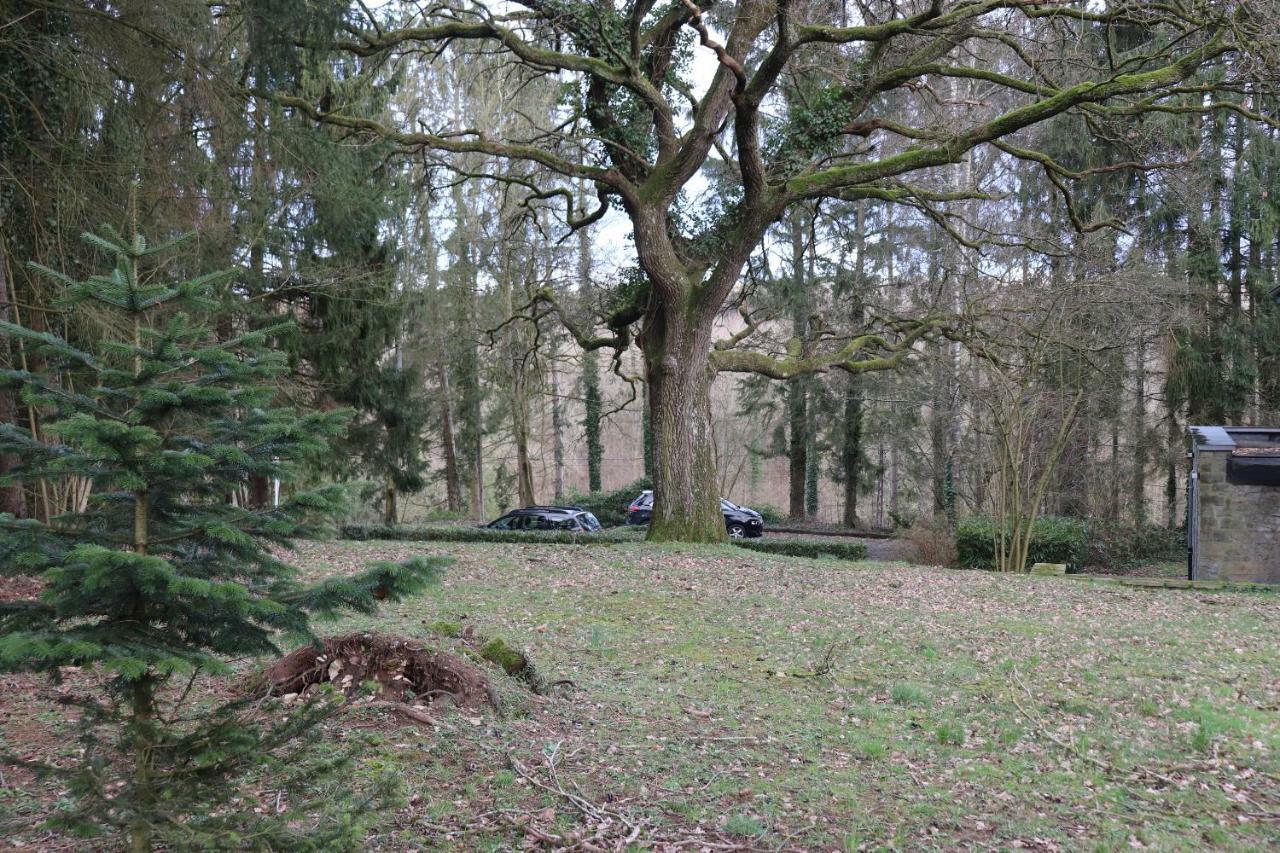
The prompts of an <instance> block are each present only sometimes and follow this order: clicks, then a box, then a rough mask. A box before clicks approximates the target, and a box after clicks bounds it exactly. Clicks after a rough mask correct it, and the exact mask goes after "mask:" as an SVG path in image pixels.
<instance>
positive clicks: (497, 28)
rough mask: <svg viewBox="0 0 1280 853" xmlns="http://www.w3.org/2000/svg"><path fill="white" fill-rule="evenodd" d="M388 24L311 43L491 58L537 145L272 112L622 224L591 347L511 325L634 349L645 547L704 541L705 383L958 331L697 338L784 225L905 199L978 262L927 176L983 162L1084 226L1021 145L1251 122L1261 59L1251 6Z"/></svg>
mask: <svg viewBox="0 0 1280 853" xmlns="http://www.w3.org/2000/svg"><path fill="white" fill-rule="evenodd" d="M361 6H362V7H363V4H361ZM406 9H407V10H408V11H406V12H405V14H404V16H402V17H401V18H400V19H399V20H398V23H396V24H395V25H394V26H393V25H389V24H388V23H387V22H386V21H385V20H384V21H375V20H373V19H372V18H371V17H364V18H350V19H348V20H347V21H346V22H345V25H344V27H343V29H342V31H341V32H340V33H339V34H338V38H337V42H336V47H337V48H338V49H339V50H344V51H347V52H349V53H352V54H357V55H360V56H364V57H369V58H373V59H375V60H388V61H401V62H465V61H468V57H469V56H475V55H479V54H484V55H485V56H486V60H487V61H488V62H489V64H490V65H491V64H492V60H493V58H494V57H497V58H498V59H500V60H501V61H502V62H503V63H505V66H504V67H506V68H507V69H508V70H509V72H510V73H514V74H517V75H523V79H524V80H526V81H527V82H528V83H529V84H530V85H534V84H536V83H541V84H545V83H546V82H547V81H548V80H549V79H550V80H554V81H555V82H557V83H558V84H559V85H560V86H561V87H562V88H563V91H564V93H565V95H564V98H563V100H562V103H561V106H560V108H559V110H558V111H557V112H556V114H555V115H553V116H551V117H549V118H546V119H544V120H543V122H542V124H543V125H544V126H537V127H535V129H534V130H532V131H531V130H529V125H528V124H525V123H521V124H515V125H509V126H514V127H520V128H522V130H521V131H520V132H518V133H504V127H503V126H495V127H492V128H490V127H473V126H467V125H465V124H464V123H462V122H460V121H459V120H458V117H457V116H450V115H438V116H432V117H429V118H422V117H415V119H414V120H413V121H408V120H406V121H404V122H403V123H401V124H399V125H397V124H395V123H392V122H377V121H372V120H369V119H365V118H359V117H356V116H354V115H350V114H347V113H345V112H343V109H342V105H341V102H340V99H331V98H329V97H328V96H326V97H324V98H318V97H316V94H315V93H309V92H305V91H298V92H276V93H273V95H274V97H276V98H277V100H278V101H279V102H281V103H283V104H284V105H286V106H289V107H292V108H295V109H297V110H299V111H301V112H303V113H305V114H307V115H310V116H311V117H312V118H314V119H317V120H322V121H325V122H328V123H332V124H335V125H339V126H345V127H347V128H350V129H352V130H353V131H356V132H358V133H368V134H374V135H377V136H380V137H383V138H385V139H389V140H392V141H394V142H396V143H398V144H399V145H401V146H404V147H405V148H407V149H412V150H415V151H424V152H430V154H431V155H432V156H434V157H437V158H439V162H440V163H442V164H444V165H448V164H450V163H460V164H463V165H459V169H460V170H461V171H463V172H464V173H467V174H471V175H475V176H487V177H491V178H493V179H495V180H503V181H506V182H508V183H510V184H512V185H514V186H516V187H518V188H522V189H523V190H524V191H525V192H526V194H527V197H528V199H529V200H530V203H538V202H541V203H549V202H557V203H559V202H563V204H564V207H565V210H566V223H567V225H568V226H569V227H571V228H582V227H587V226H589V225H591V224H592V223H595V222H597V221H599V220H600V219H601V218H602V217H603V216H605V214H606V211H607V210H608V208H610V207H615V208H618V209H620V210H621V211H623V212H624V213H625V215H626V217H627V218H628V219H629V220H630V223H631V227H632V231H633V234H634V247H635V254H636V258H637V260H638V263H639V266H640V267H641V268H642V269H643V271H644V273H645V276H646V278H647V282H646V283H645V285H644V286H641V287H631V288H629V289H628V290H627V291H626V293H625V294H623V297H624V298H620V299H619V300H617V301H615V303H613V306H612V308H613V310H612V312H611V313H609V315H608V316H606V317H603V318H601V322H600V325H601V326H603V327H604V328H607V329H608V333H607V334H597V333H596V332H595V331H594V330H593V329H592V328H590V327H588V326H586V325H585V324H582V323H575V322H573V321H572V319H571V318H570V317H569V316H568V314H569V312H567V311H562V310H561V308H560V306H559V305H558V304H557V303H556V301H555V299H554V295H553V294H551V293H547V292H541V293H538V294H536V295H535V298H534V300H533V301H532V302H531V303H530V305H529V306H528V307H527V310H528V312H529V313H530V314H533V315H537V316H545V315H547V314H560V315H561V317H562V319H564V320H565V322H566V324H567V325H568V327H569V329H570V331H571V332H572V333H573V334H574V336H575V337H576V338H577V339H578V341H579V343H581V344H582V345H583V346H585V347H587V348H589V349H600V348H607V347H615V348H616V347H621V346H625V345H629V344H630V343H631V342H632V340H633V339H634V340H635V341H636V342H637V343H638V344H639V346H640V347H641V349H642V350H643V352H644V355H645V360H646V379H647V382H648V385H649V394H648V400H649V405H650V415H651V419H652V424H653V442H654V487H655V491H656V495H657V500H656V502H655V507H656V508H655V514H654V517H653V522H652V526H651V529H650V536H651V538H654V539H681V540H699V541H705V540H715V539H717V538H720V537H722V536H723V535H724V528H723V523H722V521H721V518H720V512H719V508H718V505H717V500H716V499H717V495H716V482H717V481H716V477H715V476H714V472H713V470H712V469H713V464H714V463H713V458H714V457H713V449H712V431H711V403H710V400H711V397H710V390H711V384H712V380H713V378H714V376H715V374H716V372H717V371H734V372H750V373H759V374H763V375H767V376H771V377H775V378H780V379H786V378H791V377H795V376H799V375H803V374H806V373H811V372H818V371H825V370H830V369H843V370H846V371H849V372H854V373H857V372H863V371H869V370H877V369H885V368H888V367H892V366H894V365H896V364H898V363H900V362H901V361H902V360H903V359H904V358H906V357H908V356H909V355H910V353H912V352H913V351H914V349H915V347H916V346H917V345H918V344H919V343H920V342H921V341H922V340H923V339H925V338H927V337H930V336H934V335H947V336H955V335H957V334H958V331H957V325H956V323H955V322H954V320H955V318H954V317H953V316H948V314H947V312H945V311H943V312H936V311H935V312H922V313H921V314H918V315H916V316H913V317H909V318H892V317H881V318H878V320H876V321H873V322H872V323H871V325H870V326H869V328H868V329H867V330H866V332H865V333H864V334H860V333H856V332H854V333H845V334H843V335H834V334H833V335H827V336H823V335H818V336H817V340H816V342H814V341H811V342H810V343H811V344H812V345H808V346H805V347H803V348H801V347H799V346H796V347H793V348H791V349H790V350H789V351H787V352H773V353H768V352H761V351H755V350H752V349H751V347H750V344H751V337H752V334H753V332H754V330H755V328H756V325H757V323H756V322H755V320H754V318H752V317H751V315H750V314H749V313H745V314H744V316H745V318H746V322H745V324H743V325H742V326H741V327H740V331H736V332H734V333H733V334H732V335H730V336H729V337H728V338H725V339H717V338H716V328H717V325H716V324H717V318H718V317H719V316H720V315H721V314H722V313H723V312H724V310H725V306H726V304H727V302H728V300H729V299H730V297H731V295H732V293H733V291H734V289H735V286H736V285H737V284H738V282H739V277H740V274H741V273H742V271H743V268H744V266H745V265H746V263H747V261H748V258H749V257H750V256H751V255H752V253H753V252H755V251H757V249H758V248H759V247H760V245H761V243H762V241H763V240H764V239H765V238H766V234H767V231H768V229H769V227H770V225H771V224H773V223H775V222H777V221H778V220H779V219H780V218H782V217H783V216H784V215H785V214H786V213H787V211H788V210H789V209H791V208H792V207H793V206H795V205H799V204H806V205H815V204H821V203H823V202H824V201H825V200H832V199H840V200H846V201H859V200H867V201H869V202H873V203H881V204H886V205H898V206H904V207H907V208H911V209H913V210H914V211H915V213H916V214H917V215H919V214H923V215H925V216H927V217H929V218H931V219H933V220H934V221H935V222H936V223H937V225H938V226H939V227H941V228H944V229H946V230H947V232H948V233H949V234H950V235H951V236H952V237H953V238H954V239H956V240H958V241H961V242H964V243H966V244H970V245H975V246H976V245H980V244H981V243H982V242H983V241H984V239H987V238H989V237H991V236H993V235H987V234H985V232H984V231H983V228H982V223H981V222H973V221H969V220H967V219H966V218H965V215H964V211H965V202H967V201H970V200H973V199H979V198H986V197H990V196H991V195H992V194H993V193H998V192H1000V190H1001V187H999V186H973V185H966V184H965V183H964V182H963V181H960V180H957V175H958V174H963V172H962V171H961V170H957V169H954V168H952V166H953V165H954V164H957V163H959V162H961V161H962V160H963V159H964V158H965V157H966V156H967V155H968V154H969V152H971V151H973V150H974V149H977V148H979V147H982V146H992V147H994V148H995V149H997V150H998V151H999V152H1000V153H1001V156H1004V157H1007V158H1009V159H1010V161H1014V160H1020V161H1024V162H1029V163H1032V164H1035V165H1037V166H1038V167H1040V168H1043V169H1044V170H1046V172H1047V173H1048V175H1049V177H1050V178H1051V179H1052V180H1053V182H1054V183H1055V185H1057V186H1058V187H1059V188H1060V189H1061V191H1062V196H1063V203H1064V204H1066V205H1067V207H1068V210H1069V213H1070V217H1071V220H1072V221H1073V222H1074V223H1075V224H1076V225H1077V227H1080V228H1089V227H1093V224H1092V223H1089V222H1087V221H1086V219H1087V217H1086V216H1084V215H1082V214H1081V213H1080V212H1079V211H1077V210H1076V209H1075V207H1074V206H1073V205H1072V203H1071V196H1070V188H1071V185H1072V182H1073V181H1075V180H1078V179H1079V178H1080V177H1082V173H1081V172H1079V171H1078V170H1075V171H1073V170H1072V169H1071V168H1069V167H1068V166H1066V165H1064V164H1062V163H1060V162H1058V161H1056V160H1054V159H1053V158H1052V157H1051V156H1049V155H1048V154H1046V153H1045V152H1044V150H1043V149H1041V148H1039V147H1038V146H1037V145H1036V139H1038V138H1040V136H1039V135H1038V134H1037V133H1036V132H1035V128H1036V127H1037V126H1040V125H1042V124H1043V123H1045V122H1046V121H1048V120H1050V119H1052V118H1054V117H1056V116H1061V115H1063V114H1066V113H1074V114H1077V115H1079V116H1080V117H1081V118H1082V119H1083V120H1085V121H1087V122H1088V123H1089V125H1090V126H1091V127H1092V128H1093V129H1094V130H1095V131H1097V132H1100V133H1101V132H1114V133H1115V134H1116V135H1117V136H1118V137H1119V138H1120V139H1121V141H1123V138H1124V133H1123V128H1124V127H1125V126H1126V125H1130V126H1131V125H1133V124H1135V123H1140V122H1141V121H1142V119H1143V116H1144V115H1146V114H1148V113H1151V112H1157V111H1165V112H1168V111H1173V112H1187V111H1192V112H1194V111H1208V110H1216V109H1226V110H1231V111H1234V112H1236V113H1237V114H1239V115H1241V116H1243V117H1245V118H1248V119H1250V120H1257V121H1270V120H1271V119H1268V117H1267V116H1265V115H1262V114H1261V112H1260V110H1259V109H1258V107H1257V105H1256V102H1255V101H1254V100H1251V93H1253V92H1255V91H1257V87H1259V86H1265V85H1266V84H1267V79H1268V75H1267V73H1266V70H1265V69H1263V68H1261V65H1262V64H1263V63H1265V62H1266V61H1267V59H1268V57H1270V56H1272V55H1274V54H1275V47H1276V45H1275V43H1274V42H1275V37H1274V36H1273V35H1271V33H1270V30H1269V28H1270V25H1271V22H1272V21H1273V20H1274V17H1272V16H1271V12H1272V11H1274V10H1272V9H1268V8H1263V7H1262V0H1259V2H1201V0H1187V1H1186V2H1173V3H1159V4H1156V3H1147V2H1129V1H1128V0H1120V2H1097V3H1085V2H1076V0H1073V1H1072V2H1065V0H958V2H956V0H894V1H893V2H879V0H868V1H867V2H862V1H861V0H846V2H844V3H843V4H833V3H831V2H829V0H827V2H823V0H817V2H815V1H814V0H736V2H722V3H718V4H715V5H711V4H706V3H703V4H702V5H698V3H697V2H696V0H673V2H659V0H625V2H624V0H618V2H616V3H615V2H602V0H594V2H587V0H512V1H511V2H502V3H494V4H492V5H485V4H484V3H482V2H475V1H474V0H445V2H440V3H433V4H429V5H421V6H414V7H412V9H409V7H408V5H407V4H406ZM330 46H332V45H330ZM695 51H710V52H711V53H712V54H714V56H715V58H716V65H715V71H714V73H712V74H702V75H699V74H697V73H695V69H697V67H698V65H697V64H696V63H694V62H691V61H690V59H691V56H692V55H693V53H694V52H695ZM784 91H785V93H786V97H783V93H784ZM519 107H520V105H519V104H518V103H513V104H512V105H511V108H512V110H513V111H518V110H519ZM534 124H535V125H537V124H538V123H537V121H535V122H534ZM1130 148H1133V146H1130ZM1118 150H1120V151H1121V152H1122V156H1119V157H1117V159H1116V160H1115V162H1114V163H1109V164H1108V165H1107V166H1105V167H1103V168H1105V169H1115V168H1143V167H1144V166H1146V165H1147V164H1146V162H1145V159H1144V158H1145V157H1146V155H1147V154H1148V152H1144V151H1141V150H1136V148H1133V150H1125V149H1124V146H1123V145H1121V146H1118ZM476 163H485V164H487V167H485V168H481V169H479V170H477V169H476V168H475V165H474V164H476ZM1095 171H1096V170H1095ZM699 176H701V177H699ZM710 176H714V180H715V181H716V186H717V187H718V188H719V197H718V201H717V202H716V203H713V204H711V205H703V206H702V207H701V208H699V209H698V210H691V205H690V194H691V192H692V191H693V190H694V189H695V188H697V187H699V186H703V184H702V181H703V180H705V179H707V178H708V177H710ZM575 181H587V182H590V183H591V184H593V185H594V187H595V189H596V191H597V193H598V199H599V203H598V205H593V208H592V209H590V210H582V209H581V208H580V207H577V206H575V203H574V201H575V194H574V192H573V189H572V188H573V182H575ZM946 308H947V309H949V310H950V309H951V308H952V306H946Z"/></svg>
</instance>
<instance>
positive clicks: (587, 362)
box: [582, 350, 604, 492]
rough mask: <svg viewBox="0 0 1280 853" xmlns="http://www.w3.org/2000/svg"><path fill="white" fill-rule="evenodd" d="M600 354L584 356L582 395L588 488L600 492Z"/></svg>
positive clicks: (601, 456)
mask: <svg viewBox="0 0 1280 853" xmlns="http://www.w3.org/2000/svg"><path fill="white" fill-rule="evenodd" d="M599 364H600V362H599V356H598V355H597V353H596V352H595V350H592V351H590V352H587V353H585V354H584V355H583V357H582V397H583V405H584V408H585V414H584V416H583V419H582V428H583V432H584V433H585V434H586V439H587V490H588V491H591V492H598V491H600V490H601V489H602V488H603V487H604V484H603V478H602V476H601V471H600V465H601V462H602V461H603V458H604V446H603V445H602V444H601V441H600V406H601V400H600V367H599Z"/></svg>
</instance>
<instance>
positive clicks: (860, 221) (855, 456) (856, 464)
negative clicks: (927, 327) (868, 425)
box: [840, 204, 884, 527]
mask: <svg viewBox="0 0 1280 853" xmlns="http://www.w3.org/2000/svg"><path fill="white" fill-rule="evenodd" d="M866 249H867V241H866V206H865V205H864V204H859V205H858V210H857V213H856V215H855V219H854V267H853V281H852V282H851V283H850V284H851V287H850V292H849V293H847V294H845V298H846V299H848V300H849V333H850V334H857V333H858V332H859V331H860V330H861V329H862V324H863V321H864V317H863V307H862V294H863V292H864V288H865V286H866V280H867V279H866V276H867V260H866ZM862 417H863V415H862V377H860V376H859V375H858V374H856V373H850V374H849V375H848V376H847V377H846V378H845V388H844V435H843V441H842V442H841V449H840V465H841V469H842V471H841V473H842V474H843V475H844V518H843V519H842V520H843V521H844V525H845V527H857V526H858V484H859V483H858V481H859V480H861V479H862V457H863V449H862ZM880 453H881V456H883V454H884V445H881V447H880ZM882 463H883V460H882ZM881 479H882V480H883V476H882V478H881Z"/></svg>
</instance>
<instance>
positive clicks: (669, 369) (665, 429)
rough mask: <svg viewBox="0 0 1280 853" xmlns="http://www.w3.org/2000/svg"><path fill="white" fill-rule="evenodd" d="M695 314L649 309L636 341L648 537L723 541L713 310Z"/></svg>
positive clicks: (659, 539) (692, 540)
mask: <svg viewBox="0 0 1280 853" xmlns="http://www.w3.org/2000/svg"><path fill="white" fill-rule="evenodd" d="M693 313H694V312H693V311H685V310H680V309H679V308H675V309H667V310H663V309H662V308H660V307H657V308H655V309H654V310H652V311H651V313H650V317H649V323H648V327H647V328H646V330H645V333H644V335H643V336H642V340H641V347H642V348H643V350H644V354H645V374H646V378H647V380H648V385H649V418H650V422H651V424H652V429H653V496H654V502H653V519H652V521H651V522H650V523H649V539H651V540H654V541H671V540H674V541H682V542H718V541H722V540H723V539H724V538H725V526H724V516H723V515H722V514H721V512H720V496H719V494H717V487H716V484H717V478H716V464H715V449H714V446H713V443H712V430H711V382H712V380H713V378H714V376H715V374H714V371H713V369H712V367H711V363H710V359H709V355H708V353H709V348H710V336H711V324H712V320H713V318H714V315H712V316H710V317H707V316H703V317H697V318H696V319H694V318H691V317H690V315H691V314H693Z"/></svg>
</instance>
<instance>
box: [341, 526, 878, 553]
mask: <svg viewBox="0 0 1280 853" xmlns="http://www.w3.org/2000/svg"><path fill="white" fill-rule="evenodd" d="M342 538H344V539H355V540H359V541H364V540H369V539H384V540H391V541H401V542H497V543H507V544H513V543H514V544H535V545H613V544H616V543H619V542H639V541H641V540H642V539H643V538H644V528H642V527H632V528H625V527H624V528H616V529H613V530H604V531H601V532H599V533H571V532H569V531H566V530H546V531H538V530H490V529H488V528H486V527H445V526H440V527H388V526H387V525H384V524H348V525H345V526H343V528H342ZM731 541H732V542H733V543H734V544H735V545H740V546H742V547H743V548H748V549H750V550H752V551H759V552H761V553H764V554H782V555H785V556H789V557H836V558H839V559H841V560H865V559H866V558H867V546H866V545H864V544H863V543H861V542H841V541H838V540H837V541H831V542H811V541H808V540H800V539H734V540H731Z"/></svg>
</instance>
